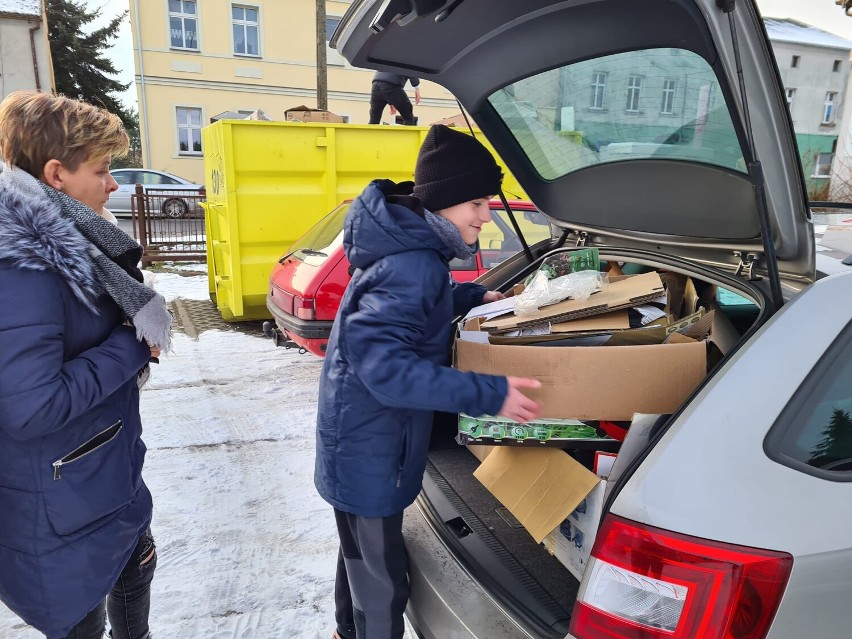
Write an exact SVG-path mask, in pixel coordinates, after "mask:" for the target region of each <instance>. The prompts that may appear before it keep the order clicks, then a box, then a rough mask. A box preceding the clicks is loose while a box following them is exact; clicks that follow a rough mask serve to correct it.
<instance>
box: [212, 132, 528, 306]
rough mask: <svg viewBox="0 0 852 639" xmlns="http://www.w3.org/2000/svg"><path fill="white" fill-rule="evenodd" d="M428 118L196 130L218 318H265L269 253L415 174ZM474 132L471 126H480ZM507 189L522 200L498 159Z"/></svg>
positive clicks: (271, 256) (273, 254) (272, 255)
mask: <svg viewBox="0 0 852 639" xmlns="http://www.w3.org/2000/svg"><path fill="white" fill-rule="evenodd" d="M428 130H429V127H408V126H370V125H356V124H325V123H316V124H314V123H306V122H265V121H254V120H220V121H218V122H215V123H213V124H211V125H209V126H206V127H204V129H203V130H202V137H203V143H204V144H203V148H204V172H205V181H206V186H207V204H206V216H205V217H206V227H207V228H206V230H207V267H208V271H207V272H208V277H209V284H210V298H211V299H212V300H213V301H214V302H215V303H216V306H217V308H218V309H219V312H220V313H221V315H222V318H223V319H224V320H225V321H239V320H249V319H266V318H269V317H270V316H269V312H268V311H267V310H266V293H267V289H268V286H269V274H270V272H271V271H272V266H273V265H274V264H275V261H276V260H277V259H279V258H280V257H281V255H282V254H283V253H284V252H285V250H286V249H287V248H288V247H289V246H290V245H291V244H292V243H293V242H295V241H296V240H297V239H298V238H299V237H301V236H302V235H303V234H304V233H305V232H306V231H307V230H308V229H309V228H310V227H311V226H313V225H314V224H315V223H316V222H317V221H319V219H320V218H322V217H323V216H324V215H325V214H326V213H328V212H329V211H331V209H333V208H334V207H335V206H337V205H338V204H339V203H340V202H341V201H343V200H344V199H346V198H352V197H355V196H356V195H358V194H359V193H360V192H361V190H362V189H363V188H364V187H365V186H366V185H367V184H368V183H369V182H370V181H371V180H374V179H376V178H389V179H391V180H394V181H397V182H400V181H404V180H412V179H413V178H414V164H415V162H416V159H417V152H418V150H419V149H420V145H421V143H422V142H423V139H424V138H425V136H426V133H427V132H428ZM477 134H478V132H477ZM478 139H480V140H481V141H482V142H483V143H484V144H485V145H486V146H487V147H488V148H489V150H490V151H491V152H492V153H493V154H494V156H495V158H496V159H497V161H498V162H499V163H500V165H501V166H502V167H503V170H504V172H505V174H506V177H505V178H504V181H503V188H504V191H505V193H506V196H507V197H509V198H517V199H526V195H525V194H524V193H523V191H522V190H521V188H520V186H519V185H518V183H517V181H516V180H515V179H514V177H513V176H512V175H511V174H509V172H508V169H506V166H505V164H503V162H502V161H500V159H499V158H497V155H496V153H494V150H493V148H492V147H491V145H490V144H488V142H487V141H486V140H485V138H484V137H482V136H480V135H478Z"/></svg>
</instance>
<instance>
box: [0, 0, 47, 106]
mask: <svg viewBox="0 0 852 639" xmlns="http://www.w3.org/2000/svg"><path fill="white" fill-rule="evenodd" d="M20 89H39V90H41V91H49V92H52V91H53V90H54V89H55V85H54V81H53V64H52V62H51V57H50V43H49V42H48V40H47V20H46V19H45V15H44V3H43V2H42V0H0V99H2V98H4V97H5V96H7V95H9V94H10V93H12V91H18V90H20Z"/></svg>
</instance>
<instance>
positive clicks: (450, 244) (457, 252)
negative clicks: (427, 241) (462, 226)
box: [424, 209, 479, 260]
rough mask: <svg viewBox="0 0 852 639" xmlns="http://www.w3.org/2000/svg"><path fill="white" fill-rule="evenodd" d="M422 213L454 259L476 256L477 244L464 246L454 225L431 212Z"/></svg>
mask: <svg viewBox="0 0 852 639" xmlns="http://www.w3.org/2000/svg"><path fill="white" fill-rule="evenodd" d="M424 213H425V215H426V221H427V222H428V223H429V226H430V227H431V228H432V230H433V231H435V234H436V235H437V236H438V237H440V238H441V240H442V241H443V242H444V244H446V245H447V248H448V249H450V250H451V251H452V252H453V256H454V257H457V258H459V259H460V260H466V259H468V258H470V257H471V256H473V255H476V251H477V250H478V249H479V243H478V242H477V243H475V244H465V243H464V240H463V239H462V236H461V232H460V231H459V230H458V228H457V227H456V225H455V224H453V223H452V222H450V221H449V220H448V219H447V218H445V217H441V216H440V215H435V214H434V213H432V211H428V210H425V209H424Z"/></svg>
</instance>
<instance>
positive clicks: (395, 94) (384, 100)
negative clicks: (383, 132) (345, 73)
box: [370, 80, 414, 126]
mask: <svg viewBox="0 0 852 639" xmlns="http://www.w3.org/2000/svg"><path fill="white" fill-rule="evenodd" d="M388 104H390V105H391V106H393V107H395V108H396V110H397V111H399V114H400V115H401V116H402V119H403V121H404V122H405V123H406V124H408V125H410V126H413V125H414V107H412V106H411V100H409V99H408V95H406V93H405V90H404V89H403V88H402V87H401V86H399V85H398V84H394V83H392V82H383V81H382V80H373V88H372V90H371V91H370V124H379V123H380V122H381V121H382V111H384V110H385V106H387V105H388Z"/></svg>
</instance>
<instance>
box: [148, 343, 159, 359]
mask: <svg viewBox="0 0 852 639" xmlns="http://www.w3.org/2000/svg"><path fill="white" fill-rule="evenodd" d="M145 341H146V342H147V343H148V348H150V349H151V357H153V358H154V359H156V358H158V357H159V356H160V348H159V347H158V346H154V345H153V344H151V342H149V341H148V340H145Z"/></svg>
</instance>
